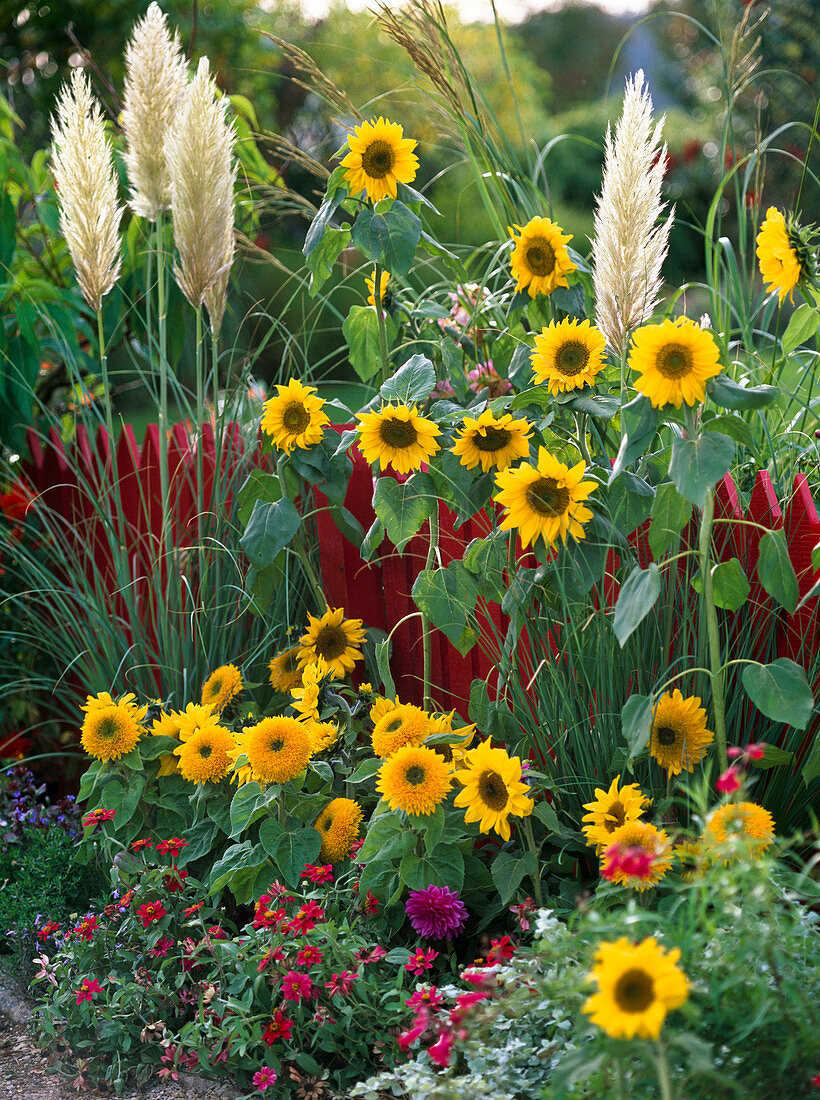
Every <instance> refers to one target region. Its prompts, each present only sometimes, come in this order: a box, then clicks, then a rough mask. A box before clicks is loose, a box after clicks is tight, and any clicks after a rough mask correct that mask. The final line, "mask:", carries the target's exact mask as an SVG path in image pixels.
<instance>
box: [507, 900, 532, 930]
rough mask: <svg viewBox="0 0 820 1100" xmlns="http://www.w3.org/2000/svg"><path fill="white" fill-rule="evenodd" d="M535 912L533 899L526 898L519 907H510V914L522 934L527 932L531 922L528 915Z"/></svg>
mask: <svg viewBox="0 0 820 1100" xmlns="http://www.w3.org/2000/svg"><path fill="white" fill-rule="evenodd" d="M534 910H535V899H534V898H530V897H526V898H524V900H523V901H522V902H521V904H520V905H511V906H510V912H511V913H512V914H513V915H514V917H515V919H516V920H517V921H518V927H519V928H520V929H521V931H522V932H529V930H530V927H531V922H530V918H529V914H530V913H532V912H533V911H534Z"/></svg>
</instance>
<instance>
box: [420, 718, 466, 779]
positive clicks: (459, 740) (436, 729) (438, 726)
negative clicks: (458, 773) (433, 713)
mask: <svg viewBox="0 0 820 1100" xmlns="http://www.w3.org/2000/svg"><path fill="white" fill-rule="evenodd" d="M455 713H456V712H455V711H454V710H451V711H450V713H449V714H440V715H438V716H437V717H435V718H433V719H432V721H431V732H430V736H429V737H428V739H427V744H428V745H429V747H430V748H431V749H432V750H433V751H434V752H437V753H438V754H439V756H441V757H442V758H443V759H444V760H445V761H446V762H447V763H448V764H450V765H451V767H455V768H460V767H461V766H462V764H464V762H465V760H466V757H467V752H468V751H469V748H470V745H471V744H472V742H473V738H474V737H475V732H476V730H475V726H474V725H473V724H472V723H471V724H470V725H468V726H460V727H459V728H458V729H453V720H454V718H455ZM441 734H446V735H447V738H448V740H447V741H440V742H437V743H436V744H431V743H430V741H431V738H433V737H438V736H439V735H441Z"/></svg>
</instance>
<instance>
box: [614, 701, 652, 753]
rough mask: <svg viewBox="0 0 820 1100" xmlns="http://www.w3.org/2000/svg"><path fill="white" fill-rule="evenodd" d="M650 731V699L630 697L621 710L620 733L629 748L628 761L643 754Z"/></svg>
mask: <svg viewBox="0 0 820 1100" xmlns="http://www.w3.org/2000/svg"><path fill="white" fill-rule="evenodd" d="M651 729H652V698H651V696H649V695H630V696H629V698H628V699H627V701H626V702H625V703H624V705H623V707H622V708H621V733H622V735H623V738H624V740H625V741H626V743H627V746H628V748H629V760H630V761H631V760H634V759H635V757H636V756H637V755H638V754H639V753H641V752H643V750H644V749H645V748H646V746H647V744H648V743H649V734H650V731H651Z"/></svg>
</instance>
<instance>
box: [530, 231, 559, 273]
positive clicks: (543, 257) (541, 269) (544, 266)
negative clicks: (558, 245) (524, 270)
mask: <svg viewBox="0 0 820 1100" xmlns="http://www.w3.org/2000/svg"><path fill="white" fill-rule="evenodd" d="M526 257H527V267H528V268H529V269H530V272H531V274H533V275H538V276H543V275H552V273H553V271H554V270H555V250H554V249H553V247H552V245H551V244H550V243H549V241H548V240H547V239H546V237H533V239H532V240H531V241H530V242H529V244H528V245H527V252H526Z"/></svg>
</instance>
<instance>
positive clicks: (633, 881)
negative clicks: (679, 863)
mask: <svg viewBox="0 0 820 1100" xmlns="http://www.w3.org/2000/svg"><path fill="white" fill-rule="evenodd" d="M610 845H611V846H614V845H617V846H618V847H619V848H643V850H644V851H645V852H647V853H648V854H649V855H651V856H652V865H651V867H649V869H648V870H647V871H646V873H645V874H642V875H640V876H638V875H631V874H628V873H627V872H626V871H621V870H616V871H615V872H614V873H613V874H612V875H611V876H609V877H610V880H611V881H612V882H616V883H620V885H621V886H632V887H634V889H636V890H639V891H642V890H648V889H649V887H650V886H655V885H656V884H657V883H659V882H660V881H661V879H662V878H663V876H664V875H665V874H666V872H667V871H668V870H669V868H670V867H671V866H672V853H671V848H670V843H669V837H668V836H667V834H666V833H665V832H664V830H663V829H658V828H657V827H656V826H655V825H652V824H651V823H650V822H648V821H627V822H626V824H624V825H621V826H620V827H619V828H617V829H615V831H614V832H613V833H612V835H611V837H610ZM605 865H606V857H604V860H603V861H602V866H604V867H605Z"/></svg>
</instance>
